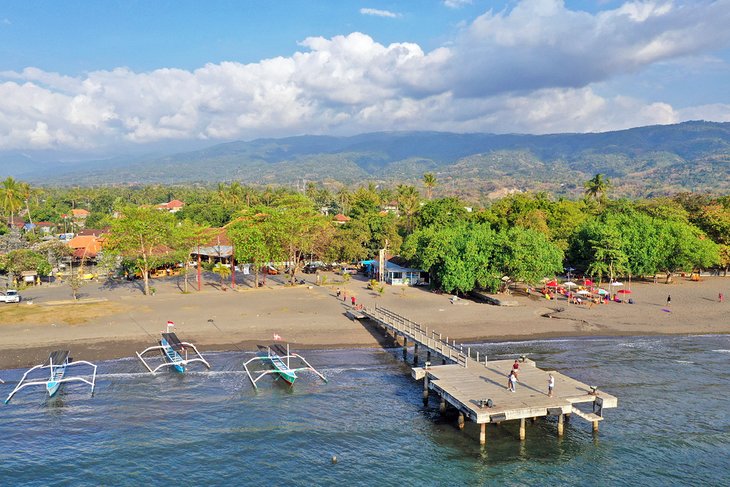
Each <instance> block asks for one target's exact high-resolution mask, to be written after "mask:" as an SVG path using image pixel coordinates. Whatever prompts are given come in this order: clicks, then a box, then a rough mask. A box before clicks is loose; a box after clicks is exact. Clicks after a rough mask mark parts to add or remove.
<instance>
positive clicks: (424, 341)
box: [362, 307, 618, 443]
mask: <svg viewBox="0 0 730 487" xmlns="http://www.w3.org/2000/svg"><path fill="white" fill-rule="evenodd" d="M362 313H363V314H364V315H365V316H366V317H367V318H369V319H371V320H372V321H374V322H375V323H377V324H378V325H380V326H382V327H383V328H384V330H385V332H386V333H392V334H393V335H394V336H396V337H397V336H401V337H402V338H403V345H404V350H403V357H404V359H405V358H406V347H407V346H408V342H409V341H410V342H412V344H413V345H414V365H416V364H417V362H418V348H419V346H420V347H422V349H423V350H425V351H426V354H427V355H426V357H427V358H426V360H427V362H426V364H425V366H424V367H413V369H412V376H413V378H414V379H417V380H420V379H423V380H424V400H427V398H428V391H435V392H437V393H438V394H439V396H440V397H441V408H442V410H443V409H444V408H445V404H446V403H448V404H451V405H452V406H453V407H455V408H456V409H458V410H459V411H460V412H461V414H463V416H465V417H466V418H469V419H470V420H471V421H473V422H475V423H477V424H480V425H481V436H480V442H481V443H484V441H485V429H484V426H485V425H486V423H498V422H501V421H509V420H520V438H521V439H524V425H525V419H526V418H537V417H542V416H557V417H558V435H562V434H563V419H564V417H565V415H571V414H575V416H578V417H580V418H582V419H584V420H586V421H589V422H592V423H593V431H598V422H599V421H601V420H603V410H604V409H608V408H615V407H617V406H618V399H617V398H616V397H615V396H612V395H611V394H608V393H606V392H603V391H596V390H593V389H592V387H591V386H589V385H587V384H584V383H582V382H580V381H577V380H575V379H573V378H571V377H568V376H567V375H564V374H561V373H559V372H556V371H548V370H542V369H540V368H538V367H537V366H536V364H535V362H533V361H532V360H529V359H527V358H525V357H521V361H520V363H519V372H518V381H519V382H518V383H517V386H516V391H515V392H511V391H510V390H509V389H508V387H507V377H508V374H509V372H510V371H511V370H512V366H513V364H514V360H492V361H489V360H488V358H487V357H486V356H484V355H482V356H480V355H479V353H478V352H475V353H472V351H471V349H470V348H466V350H465V349H464V346H463V345H457V344H456V341H451V342H450V341H449V339H448V337H447V338H445V339H444V338H443V336H442V335H440V334H439V333H436V332H435V331H433V330H431V331H429V330H428V329H426V327H423V326H421V325H419V324H417V323H414V322H412V321H410V320H409V319H407V318H405V317H402V316H400V315H398V314H396V313H394V312H392V311H390V310H387V309H385V308H378V307H375V308H373V309H369V308H368V309H365V310H363V311H362ZM432 354H434V355H436V356H437V357H440V358H441V360H442V365H432V364H430V360H431V359H432V357H431V355H432ZM550 374H552V376H553V378H554V379H555V388H554V390H553V395H552V397H551V396H548V377H549V375H550ZM488 404H491V407H490V406H489V405H488ZM579 405H580V407H579ZM463 419H464V418H463V417H461V416H460V419H459V426H460V427H463Z"/></svg>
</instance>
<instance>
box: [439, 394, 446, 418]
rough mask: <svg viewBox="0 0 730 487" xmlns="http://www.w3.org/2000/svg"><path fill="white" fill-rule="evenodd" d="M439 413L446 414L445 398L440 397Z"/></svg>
mask: <svg viewBox="0 0 730 487" xmlns="http://www.w3.org/2000/svg"><path fill="white" fill-rule="evenodd" d="M439 412H440V413H441V414H444V413H445V412H446V398H445V397H444V396H441V404H439Z"/></svg>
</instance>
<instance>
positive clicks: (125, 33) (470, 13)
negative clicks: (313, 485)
mask: <svg viewBox="0 0 730 487" xmlns="http://www.w3.org/2000/svg"><path fill="white" fill-rule="evenodd" d="M727 25H730V0H690V1H687V0H673V1H669V0H634V1H621V0H595V1H591V0H585V1H561V0H510V1H497V0H471V1H469V0H413V1H397V0H393V1H359V0H339V1H336V0H331V1H324V0H315V1H312V0H310V1H306V2H305V1H293V0H280V1H274V2H272V1H270V0H269V1H246V0H240V1H206V2H201V1H187V0H184V1H181V0H157V1H153V0H148V1H131V0H130V1H121V0H117V1H112V0H99V1H91V0H89V1H78V0H74V1H71V0H66V1H57V0H55V1H52V0H36V1H16V0H6V1H5V2H2V3H0V150H26V149H63V150H81V151H83V150H99V149H104V148H115V147H120V146H125V145H144V144H150V143H155V144H159V143H170V144H171V145H174V144H175V143H176V142H179V141H182V140H197V141H203V142H206V141H210V142H211V143H215V142H219V141H226V140H233V139H252V138H256V137H263V136H286V135H295V134H303V133H326V134H335V135H337V134H343V135H345V134H354V133H359V132H365V131H374V130H449V131H457V132H476V131H480V132H497V133H504V132H530V133H551V132H564V131H571V132H587V131H603V130H612V129H621V128H627V127H632V126H639V125H647V124H654V123H676V122H679V121H683V120H689V119H707V120H717V121H730V90H728V89H727V86H728V81H730V33H729V32H728V31H729V30H730V29H727Z"/></svg>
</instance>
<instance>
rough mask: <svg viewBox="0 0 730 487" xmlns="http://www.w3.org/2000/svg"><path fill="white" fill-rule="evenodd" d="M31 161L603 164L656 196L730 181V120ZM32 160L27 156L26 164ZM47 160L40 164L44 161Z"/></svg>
mask: <svg viewBox="0 0 730 487" xmlns="http://www.w3.org/2000/svg"><path fill="white" fill-rule="evenodd" d="M122 161H123V162H120V161H119V160H117V161H110V162H108V163H103V162H95V163H87V164H79V163H77V164H75V165H73V166H65V167H64V168H63V169H60V168H58V167H55V168H54V167H53V165H51V164H43V165H42V168H43V173H42V174H41V173H40V172H37V171H32V170H30V171H24V174H22V176H23V177H25V178H26V179H28V180H31V181H33V182H34V183H36V184H38V183H41V184H82V185H91V184H109V183H112V184H113V183H132V182H139V183H153V182H162V183H178V182H192V181H210V182H217V181H232V180H236V181H240V182H243V183H248V184H282V185H290V184H294V183H295V182H297V181H301V180H307V181H329V182H333V181H339V182H343V183H346V184H353V183H360V182H363V181H375V182H382V183H385V184H391V183H392V184H397V183H408V182H411V183H412V182H415V181H417V180H419V179H420V178H421V176H422V175H423V173H425V172H433V173H435V174H436V178H437V181H438V183H439V185H438V186H437V194H438V192H441V193H443V194H447V193H451V194H460V195H461V196H472V197H474V196H476V195H478V194H493V195H497V194H499V193H500V192H501V191H507V190H515V189H517V190H547V191H551V192H554V193H556V194H566V195H577V194H578V193H580V192H581V191H582V183H583V181H585V180H587V179H589V178H590V177H592V176H593V175H595V174H596V173H603V174H605V175H606V176H608V177H609V178H610V179H611V182H612V183H613V187H614V190H613V193H614V194H617V195H626V196H651V195H657V194H664V193H672V192H677V191H685V190H690V191H712V192H723V193H728V192H729V191H730V123H715V122H685V123H681V124H676V125H655V126H649V127H640V128H634V129H628V130H621V131H615V132H605V133H591V134H555V135H519V134H508V135H495V134H479V133H476V134H455V133H444V132H383V133H369V134H361V135H356V136H352V137H331V136H298V137H287V138H281V139H258V140H254V141H250V142H230V143H225V144H219V145H215V146H212V147H209V148H206V149H203V150H196V151H192V152H184V153H179V154H174V155H169V156H165V157H158V158H153V159H138V160H136V161H135V160H129V159H124V160H122ZM26 167H27V166H26ZM39 167H40V166H39Z"/></svg>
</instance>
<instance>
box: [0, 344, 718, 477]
mask: <svg viewBox="0 0 730 487" xmlns="http://www.w3.org/2000/svg"><path fill="white" fill-rule="evenodd" d="M472 347H473V348H477V349H479V350H480V351H481V353H487V354H488V356H489V357H490V359H498V358H505V359H508V358H512V357H514V356H515V355H520V354H527V355H528V356H529V357H530V358H531V359H533V360H535V361H536V362H537V365H538V366H539V367H541V368H552V369H555V370H558V371H560V372H562V373H565V374H567V375H570V376H572V377H575V378H577V379H579V380H581V381H583V382H586V383H589V384H596V385H599V386H600V388H601V389H603V390H605V391H607V392H610V393H611V394H614V395H616V396H618V398H619V407H618V408H617V409H610V410H606V411H605V417H606V419H605V421H603V422H601V425H600V427H601V431H600V433H598V435H595V436H594V434H593V433H592V431H591V426H590V424H589V423H587V422H585V421H583V420H580V419H579V418H574V419H572V420H571V422H570V423H568V424H567V425H566V429H565V436H564V437H563V438H562V439H558V438H557V436H556V424H555V421H554V420H553V421H549V420H544V421H543V420H540V421H538V422H536V423H535V424H530V422H529V421H528V423H527V439H526V441H525V442H522V443H521V442H520V441H519V440H518V439H517V438H518V422H507V423H502V425H501V426H499V427H497V426H489V427H488V429H487V438H488V444H487V445H486V447H480V446H479V441H478V437H479V433H478V428H477V427H476V426H475V425H474V424H472V423H469V422H467V427H466V429H465V430H464V431H463V432H461V431H459V430H458V429H457V427H456V418H455V416H453V415H445V416H442V415H441V414H439V412H438V400H437V398H436V397H434V395H432V397H431V402H430V403H429V405H428V406H426V407H424V406H423V403H422V401H421V392H422V388H421V384H420V383H416V382H415V381H413V380H412V379H411V378H410V376H409V371H410V369H409V368H408V367H407V365H405V364H404V363H403V362H402V361H401V360H399V357H400V356H401V352H400V350H396V349H392V350H383V349H367V350H320V351H307V352H306V353H304V355H305V357H306V358H307V359H308V360H309V362H311V363H312V364H313V365H314V366H315V367H317V368H318V369H320V370H321V371H322V372H323V373H324V374H325V375H326V376H327V378H328V379H329V382H328V383H323V382H322V381H320V380H319V379H318V378H317V377H316V376H314V375H311V374H309V375H305V376H303V377H302V378H300V379H299V380H298V381H297V383H296V384H295V386H294V387H293V388H289V387H286V386H285V384H283V383H282V382H281V381H278V382H275V381H274V380H272V379H270V378H268V377H267V378H265V379H262V380H261V381H260V383H261V386H260V388H259V391H258V392H254V390H253V388H252V387H251V384H250V382H249V380H248V378H247V377H246V375H245V372H243V369H242V366H241V364H242V362H243V360H244V359H247V358H250V357H252V356H253V354H251V353H244V352H225V353H210V354H207V358H208V359H209V361H210V362H211V364H212V367H213V368H212V370H211V371H206V370H205V369H204V368H201V367H198V366H191V367H192V368H193V369H195V370H193V371H190V372H188V373H186V374H184V375H181V374H176V373H174V372H170V373H162V374H159V375H157V376H151V375H150V374H149V373H145V372H144V371H143V366H142V364H141V363H139V361H138V360H137V359H136V358H134V359H132V358H128V359H121V360H112V361H107V362H101V363H99V364H98V365H99V375H98V378H97V387H96V391H95V393H94V397H90V394H89V388H88V386H81V385H72V384H67V385H66V386H65V388H64V389H62V390H61V391H60V392H59V394H58V396H57V397H55V398H53V399H48V398H47V397H46V393H45V390H43V389H41V388H40V387H38V388H35V389H30V390H28V389H26V390H23V391H21V392H20V393H18V395H17V396H16V397H15V398H13V400H12V401H11V403H10V404H9V405H0V485H2V486H16V485H22V486H26V485H38V486H45V485H163V484H168V485H172V484H175V485H177V484H179V485H255V484H257V485H260V484H266V485H307V486H308V485H348V486H349V485H379V486H380V485H393V486H396V485H398V486H400V485H560V486H562V485H581V486H583V485H590V486H596V485H623V486H626V485H641V486H642V487H648V486H667V485H713V486H715V485H718V486H719V485H730V414H729V412H730V336H681V337H631V338H585V339H556V340H540V341H526V342H510V343H499V344H476V345H475V344H472ZM76 358H77V359H79V360H82V359H83V357H76ZM23 372H24V370H5V371H0V378H2V379H4V380H6V382H7V383H6V384H2V385H0V396H2V398H4V397H6V396H7V394H8V393H9V392H10V391H11V390H12V388H13V387H14V382H16V381H17V380H18V379H19V378H20V377H21V375H22V373H23ZM333 455H336V456H337V462H336V463H333V462H332V457H333Z"/></svg>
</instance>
